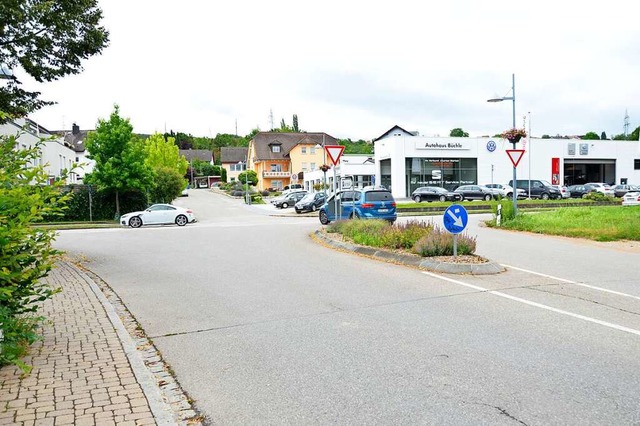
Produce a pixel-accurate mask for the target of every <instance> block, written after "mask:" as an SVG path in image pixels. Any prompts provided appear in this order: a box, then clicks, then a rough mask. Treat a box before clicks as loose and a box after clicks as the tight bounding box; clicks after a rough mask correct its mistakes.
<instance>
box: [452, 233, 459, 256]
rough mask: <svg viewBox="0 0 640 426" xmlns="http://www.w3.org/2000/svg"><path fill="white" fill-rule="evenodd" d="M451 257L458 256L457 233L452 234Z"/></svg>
mask: <svg viewBox="0 0 640 426" xmlns="http://www.w3.org/2000/svg"><path fill="white" fill-rule="evenodd" d="M453 257H458V234H453Z"/></svg>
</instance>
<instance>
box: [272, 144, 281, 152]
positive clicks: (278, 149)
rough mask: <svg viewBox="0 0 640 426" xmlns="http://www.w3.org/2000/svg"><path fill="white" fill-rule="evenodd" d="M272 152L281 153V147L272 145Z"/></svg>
mask: <svg viewBox="0 0 640 426" xmlns="http://www.w3.org/2000/svg"><path fill="white" fill-rule="evenodd" d="M271 152H280V145H271Z"/></svg>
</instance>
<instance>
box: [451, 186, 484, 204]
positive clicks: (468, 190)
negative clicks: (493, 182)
mask: <svg viewBox="0 0 640 426" xmlns="http://www.w3.org/2000/svg"><path fill="white" fill-rule="evenodd" d="M453 192H455V193H456V194H460V195H461V196H462V200H463V201H464V200H485V201H490V200H492V199H493V198H494V194H493V191H492V190H491V189H489V188H487V187H486V186H482V185H462V186H459V187H457V188H456V190H455V191H453Z"/></svg>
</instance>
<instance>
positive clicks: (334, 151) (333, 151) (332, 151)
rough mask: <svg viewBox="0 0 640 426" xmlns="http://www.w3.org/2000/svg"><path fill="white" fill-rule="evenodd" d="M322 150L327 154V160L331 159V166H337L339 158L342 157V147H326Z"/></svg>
mask: <svg viewBox="0 0 640 426" xmlns="http://www.w3.org/2000/svg"><path fill="white" fill-rule="evenodd" d="M324 149H325V150H326V151H327V154H329V158H331V161H332V162H333V165H334V166H337V165H338V162H339V161H340V156H341V155H342V152H343V151H344V146H341V145H326V146H325V147H324Z"/></svg>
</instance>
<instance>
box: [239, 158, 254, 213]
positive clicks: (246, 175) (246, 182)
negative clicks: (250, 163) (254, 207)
mask: <svg viewBox="0 0 640 426" xmlns="http://www.w3.org/2000/svg"><path fill="white" fill-rule="evenodd" d="M238 164H239V165H241V166H242V165H244V187H245V191H244V202H245V203H247V204H251V196H250V195H249V173H248V170H247V159H246V158H245V160H244V162H242V161H238Z"/></svg>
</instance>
